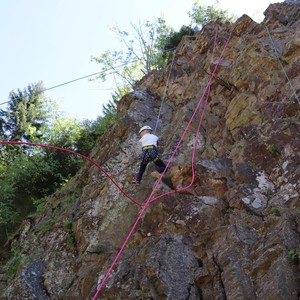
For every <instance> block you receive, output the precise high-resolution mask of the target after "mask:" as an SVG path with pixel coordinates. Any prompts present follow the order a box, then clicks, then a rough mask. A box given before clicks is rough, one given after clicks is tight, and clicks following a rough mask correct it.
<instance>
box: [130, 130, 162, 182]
mask: <svg viewBox="0 0 300 300" xmlns="http://www.w3.org/2000/svg"><path fill="white" fill-rule="evenodd" d="M139 135H140V137H141V138H140V140H139V142H140V143H141V144H142V150H143V152H142V155H141V158H142V161H141V163H140V168H139V171H138V173H137V175H136V179H135V180H134V181H133V182H132V183H133V184H140V183H141V180H142V177H143V174H144V172H145V170H146V167H147V165H148V163H149V162H151V161H152V162H154V163H155V164H156V166H157V168H156V171H155V172H152V173H151V175H152V176H153V177H156V178H159V177H160V174H161V173H163V172H164V170H165V168H166V165H165V163H164V162H163V161H162V160H161V159H160V158H159V157H158V152H157V142H158V137H157V136H156V135H155V134H152V128H151V127H150V126H148V125H146V126H143V127H142V128H141V129H140V131H139Z"/></svg>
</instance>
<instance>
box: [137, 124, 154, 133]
mask: <svg viewBox="0 0 300 300" xmlns="http://www.w3.org/2000/svg"><path fill="white" fill-rule="evenodd" d="M144 130H151V131H152V128H151V127H150V126H148V125H146V126H143V127H142V128H141V129H140V131H139V133H141V132H142V131H144Z"/></svg>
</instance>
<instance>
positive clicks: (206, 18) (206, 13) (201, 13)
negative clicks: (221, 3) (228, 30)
mask: <svg viewBox="0 0 300 300" xmlns="http://www.w3.org/2000/svg"><path fill="white" fill-rule="evenodd" d="M198 3H199V0H197V1H196V2H195V3H194V5H193V7H192V10H191V11H190V12H188V15H189V17H190V18H191V23H194V24H196V25H200V26H201V27H203V26H204V25H206V24H207V23H209V22H216V21H218V20H219V21H221V22H226V21H229V22H232V21H234V19H235V16H233V15H232V14H231V15H229V13H228V11H227V10H221V9H220V8H219V7H218V1H217V2H216V4H215V5H209V6H200V5H199V4H198Z"/></svg>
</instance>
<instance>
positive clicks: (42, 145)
mask: <svg viewBox="0 0 300 300" xmlns="http://www.w3.org/2000/svg"><path fill="white" fill-rule="evenodd" d="M0 144H3V145H29V146H36V147H43V148H49V149H55V150H60V151H64V152H68V153H70V154H73V155H77V156H80V157H82V158H84V159H85V160H87V161H89V162H90V163H92V164H93V165H95V166H96V167H97V168H98V169H99V170H100V171H102V172H103V173H104V174H105V176H107V177H108V178H109V179H110V180H111V181H112V183H113V184H114V185H115V186H116V187H117V188H118V190H119V191H120V192H121V193H122V194H123V195H124V196H125V197H126V198H128V199H129V200H130V201H132V202H134V203H135V204H137V205H139V206H143V204H141V203H139V202H137V201H136V200H134V199H133V198H132V197H130V196H129V195H127V194H126V193H125V191H124V190H123V189H122V188H121V187H120V186H119V185H118V184H117V183H116V181H115V180H114V179H113V178H112V177H111V176H110V175H109V174H108V173H107V172H106V171H105V170H104V169H103V168H102V167H101V166H100V165H99V164H97V163H96V162H95V161H94V160H92V159H91V158H89V157H87V156H85V155H83V154H80V153H78V152H75V151H72V150H69V149H65V148H60V147H56V146H51V145H45V144H39V143H31V142H18V141H0Z"/></svg>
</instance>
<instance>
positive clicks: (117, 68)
mask: <svg viewBox="0 0 300 300" xmlns="http://www.w3.org/2000/svg"><path fill="white" fill-rule="evenodd" d="M131 26H132V28H133V33H132V36H131V35H130V34H129V33H128V32H126V31H123V30H121V29H120V28H119V27H118V26H116V27H113V28H111V30H112V32H114V33H115V34H116V36H117V37H118V38H119V40H120V41H121V43H122V44H123V45H124V47H125V51H110V50H108V51H106V52H105V53H103V54H101V55H100V57H92V61H94V62H96V63H99V64H100V65H101V71H102V72H101V75H99V76H98V77H96V79H101V80H102V81H105V80H106V79H107V76H108V75H112V78H113V85H114V88H115V89H116V92H115V93H113V94H112V98H113V101H112V102H110V103H109V105H113V106H115V105H116V103H117V102H118V101H119V100H120V99H121V97H122V96H124V95H125V94H126V93H128V92H130V91H132V90H133V89H134V86H135V83H136V82H137V81H138V80H140V79H141V78H142V77H143V76H144V75H145V74H147V73H149V72H150V71H151V70H157V69H161V68H163V67H164V66H165V65H166V58H165V57H163V55H162V52H163V50H164V49H163V48H162V47H161V44H162V40H163V39H164V38H165V37H166V36H167V35H168V34H169V33H170V32H171V28H170V27H168V26H167V25H166V22H165V20H164V19H162V18H158V19H157V21H156V22H154V23H151V22H149V21H146V22H145V23H141V22H139V23H138V24H131ZM110 108H111V107H110ZM104 112H105V107H104Z"/></svg>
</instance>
